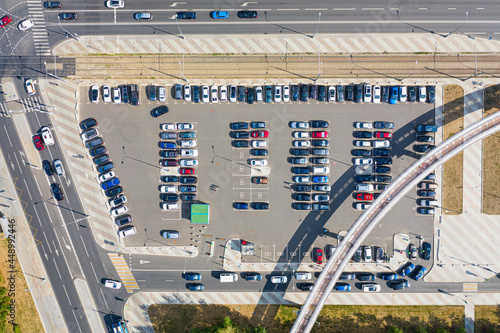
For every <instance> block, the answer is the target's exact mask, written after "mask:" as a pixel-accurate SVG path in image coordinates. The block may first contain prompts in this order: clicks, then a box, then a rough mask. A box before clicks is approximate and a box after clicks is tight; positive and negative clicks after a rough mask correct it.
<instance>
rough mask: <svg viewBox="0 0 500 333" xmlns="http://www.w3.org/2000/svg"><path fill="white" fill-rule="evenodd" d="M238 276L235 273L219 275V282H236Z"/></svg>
mask: <svg viewBox="0 0 500 333" xmlns="http://www.w3.org/2000/svg"><path fill="white" fill-rule="evenodd" d="M236 281H238V275H237V274H236V273H222V274H221V275H220V282H236Z"/></svg>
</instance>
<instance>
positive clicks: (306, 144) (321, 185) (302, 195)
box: [288, 120, 331, 210]
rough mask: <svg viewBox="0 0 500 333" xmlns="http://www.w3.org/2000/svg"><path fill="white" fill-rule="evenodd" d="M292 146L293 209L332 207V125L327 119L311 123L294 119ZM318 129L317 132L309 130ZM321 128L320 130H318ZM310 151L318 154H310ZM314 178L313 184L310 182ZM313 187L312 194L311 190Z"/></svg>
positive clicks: (326, 208)
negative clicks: (330, 178)
mask: <svg viewBox="0 0 500 333" xmlns="http://www.w3.org/2000/svg"><path fill="white" fill-rule="evenodd" d="M290 127H291V128H292V130H293V131H292V147H293V148H292V149H291V151H290V153H291V154H292V156H291V157H289V159H288V161H289V163H291V164H292V165H293V166H292V167H291V172H292V174H293V176H292V180H293V181H294V184H292V185H291V187H290V188H291V190H292V194H291V197H292V200H293V202H292V208H293V209H294V210H328V209H330V203H329V201H330V194H329V192H330V190H331V187H330V185H329V184H328V182H329V178H328V175H329V174H330V167H329V166H328V164H329V162H330V160H329V157H328V156H329V155H330V151H329V147H330V140H329V138H328V131H326V130H324V129H327V128H328V127H329V123H328V122H327V121H325V120H312V121H308V122H302V121H292V122H290ZM310 129H318V131H310ZM319 129H321V131H319ZM309 154H311V155H313V156H316V157H310V158H309V157H308V156H309ZM311 181H312V183H313V184H312V185H310V184H308V183H310V182H311ZM311 190H313V191H314V192H313V193H310V192H311Z"/></svg>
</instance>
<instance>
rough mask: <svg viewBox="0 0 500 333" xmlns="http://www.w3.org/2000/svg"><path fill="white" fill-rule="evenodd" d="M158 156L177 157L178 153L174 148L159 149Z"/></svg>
mask: <svg viewBox="0 0 500 333" xmlns="http://www.w3.org/2000/svg"><path fill="white" fill-rule="evenodd" d="M160 156H161V157H164V158H169V157H177V156H179V154H178V153H177V152H176V151H175V150H160Z"/></svg>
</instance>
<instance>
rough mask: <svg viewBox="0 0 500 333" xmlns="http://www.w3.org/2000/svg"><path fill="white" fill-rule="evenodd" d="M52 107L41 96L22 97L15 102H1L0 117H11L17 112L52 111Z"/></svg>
mask: <svg viewBox="0 0 500 333" xmlns="http://www.w3.org/2000/svg"><path fill="white" fill-rule="evenodd" d="M51 109H52V107H51V106H49V105H46V104H44V103H43V102H42V98H41V97H40V96H34V97H30V98H22V99H19V100H16V101H15V102H1V103H0V117H10V116H14V115H16V114H21V113H29V112H41V113H51Z"/></svg>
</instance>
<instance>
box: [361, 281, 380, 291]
mask: <svg viewBox="0 0 500 333" xmlns="http://www.w3.org/2000/svg"><path fill="white" fill-rule="evenodd" d="M379 291H380V285H379V284H377V283H365V284H363V292H365V293H377V292H379Z"/></svg>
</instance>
